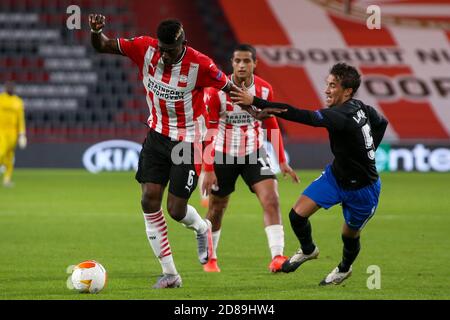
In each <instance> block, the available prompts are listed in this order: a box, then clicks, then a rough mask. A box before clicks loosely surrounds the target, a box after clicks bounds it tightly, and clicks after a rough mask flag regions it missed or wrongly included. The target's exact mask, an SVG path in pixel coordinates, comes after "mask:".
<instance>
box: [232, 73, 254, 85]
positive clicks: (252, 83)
mask: <svg viewBox="0 0 450 320" xmlns="http://www.w3.org/2000/svg"><path fill="white" fill-rule="evenodd" d="M231 81H232V82H233V83H234V84H235V85H236V86H237V87H239V88H240V87H241V84H240V83H236V82H235V81H234V74H232V75H231ZM254 84H255V75H254V74H252V82H251V83H250V85H249V86H248V87H247V89H249V88H251V87H253V85H254Z"/></svg>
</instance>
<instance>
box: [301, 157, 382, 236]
mask: <svg viewBox="0 0 450 320" xmlns="http://www.w3.org/2000/svg"><path fill="white" fill-rule="evenodd" d="M380 190H381V182H380V178H378V180H377V181H376V182H375V183H373V184H371V185H370V186H367V187H364V188H361V189H357V190H344V189H342V188H341V187H339V186H338V184H337V182H336V179H335V177H334V174H333V172H332V171H331V166H330V165H328V166H327V167H326V168H325V171H324V172H322V175H321V176H320V177H319V178H317V179H316V180H314V182H312V183H311V184H310V185H309V186H308V187H307V188H306V189H305V191H303V194H304V195H305V196H307V197H309V198H311V199H312V200H314V202H315V203H317V205H319V206H321V207H322V208H325V209H328V208H330V207H332V206H334V205H336V204H338V203H342V209H343V214H344V219H345V223H346V224H347V225H348V226H349V227H350V228H351V229H354V230H360V229H362V228H363V227H364V226H365V224H366V223H367V221H369V219H370V218H372V216H373V215H374V214H375V210H376V208H377V205H378V198H379V197H380Z"/></svg>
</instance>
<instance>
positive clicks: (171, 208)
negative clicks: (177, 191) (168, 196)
mask: <svg viewBox="0 0 450 320" xmlns="http://www.w3.org/2000/svg"><path fill="white" fill-rule="evenodd" d="M186 209H187V204H186V203H185V202H179V201H168V202H167V211H168V212H169V215H170V216H171V217H172V219H174V220H176V221H180V220H182V219H183V218H184V217H185V216H186Z"/></svg>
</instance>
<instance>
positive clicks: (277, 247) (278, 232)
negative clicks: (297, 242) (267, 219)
mask: <svg viewBox="0 0 450 320" xmlns="http://www.w3.org/2000/svg"><path fill="white" fill-rule="evenodd" d="M265 230H266V235H267V240H268V241H269V248H270V253H271V254H272V259H273V258H274V257H275V256H278V255H283V250H284V230H283V225H281V224H273V225H271V226H267V227H266V228H265Z"/></svg>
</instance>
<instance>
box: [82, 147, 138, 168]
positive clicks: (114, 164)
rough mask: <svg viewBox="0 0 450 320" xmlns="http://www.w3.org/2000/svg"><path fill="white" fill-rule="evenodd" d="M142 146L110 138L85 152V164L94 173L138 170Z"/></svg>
mask: <svg viewBox="0 0 450 320" xmlns="http://www.w3.org/2000/svg"><path fill="white" fill-rule="evenodd" d="M141 149H142V146H141V145H140V144H138V143H136V142H133V141H127V140H108V141H103V142H100V143H97V144H95V145H93V146H91V147H89V149H87V150H86V151H85V152H84V154H83V165H84V167H85V168H86V169H87V170H88V171H89V172H92V173H97V172H100V171H128V170H135V171H136V170H137V166H138V162H139V152H140V151H141Z"/></svg>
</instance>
